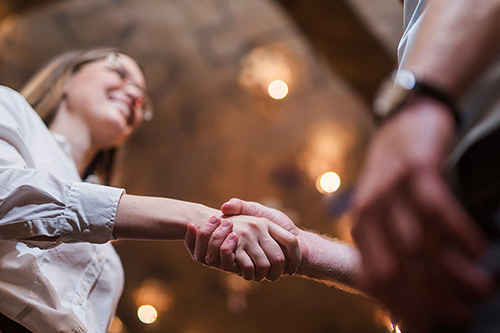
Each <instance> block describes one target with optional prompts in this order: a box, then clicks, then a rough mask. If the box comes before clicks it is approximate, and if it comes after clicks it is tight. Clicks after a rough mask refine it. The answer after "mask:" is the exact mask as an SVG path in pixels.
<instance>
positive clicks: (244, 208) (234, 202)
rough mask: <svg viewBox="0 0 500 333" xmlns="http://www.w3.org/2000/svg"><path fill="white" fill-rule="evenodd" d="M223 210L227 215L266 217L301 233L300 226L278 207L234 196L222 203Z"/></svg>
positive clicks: (283, 226) (290, 230)
mask: <svg viewBox="0 0 500 333" xmlns="http://www.w3.org/2000/svg"><path fill="white" fill-rule="evenodd" d="M221 211H222V214H224V215H227V216H232V215H240V214H243V215H251V216H256V217H261V218H266V219H268V220H270V221H272V222H274V223H276V224H277V225H279V226H280V227H282V228H283V229H286V230H288V231H289V232H291V233H292V234H294V235H296V236H297V235H298V234H299V228H297V226H296V225H295V223H293V221H292V220H291V219H290V218H289V217H288V216H287V215H286V214H285V213H283V212H281V211H279V210H277V209H274V208H270V207H267V206H264V205H261V204H260V203H258V202H251V201H243V200H240V199H236V198H233V199H231V200H229V201H228V202H226V203H224V204H223V205H222V207H221Z"/></svg>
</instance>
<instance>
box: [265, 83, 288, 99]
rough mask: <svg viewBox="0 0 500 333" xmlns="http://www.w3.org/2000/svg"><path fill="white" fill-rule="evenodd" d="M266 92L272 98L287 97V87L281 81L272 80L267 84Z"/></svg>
mask: <svg viewBox="0 0 500 333" xmlns="http://www.w3.org/2000/svg"><path fill="white" fill-rule="evenodd" d="M267 91H268V92H269V96H271V97H272V98H274V99H283V98H285V97H286V95H288V85H287V84H286V82H285V81H283V80H274V81H272V82H271V83H269V87H268V88H267Z"/></svg>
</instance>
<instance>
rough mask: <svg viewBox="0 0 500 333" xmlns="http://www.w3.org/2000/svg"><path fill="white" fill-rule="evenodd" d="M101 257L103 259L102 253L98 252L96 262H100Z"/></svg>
mask: <svg viewBox="0 0 500 333" xmlns="http://www.w3.org/2000/svg"><path fill="white" fill-rule="evenodd" d="M102 259H103V258H102V254H100V253H98V254H97V261H98V262H102Z"/></svg>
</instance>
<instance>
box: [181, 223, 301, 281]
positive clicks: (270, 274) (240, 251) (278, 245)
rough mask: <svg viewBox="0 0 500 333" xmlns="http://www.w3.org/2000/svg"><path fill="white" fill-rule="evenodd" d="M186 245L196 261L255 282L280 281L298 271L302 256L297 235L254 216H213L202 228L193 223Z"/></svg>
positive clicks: (188, 229)
mask: <svg viewBox="0 0 500 333" xmlns="http://www.w3.org/2000/svg"><path fill="white" fill-rule="evenodd" d="M185 245H186V248H187V249H188V251H189V253H190V254H191V257H192V258H193V260H195V261H197V262H200V263H202V264H206V265H209V266H211V267H215V268H219V269H222V270H225V271H229V272H233V273H238V274H240V275H242V276H243V278H245V279H246V280H254V281H261V280H263V279H268V280H270V281H275V280H278V279H279V278H280V276H281V275H283V274H284V273H286V274H290V273H293V272H295V271H296V270H297V268H298V267H299V265H300V263H301V259H302V254H301V251H300V248H299V244H298V240H297V237H296V236H295V235H293V234H292V233H290V232H289V231H287V230H285V229H283V228H281V227H280V226H278V225H277V224H275V223H273V222H271V221H269V220H268V219H266V218H259V217H254V216H245V215H238V216H233V217H231V220H228V219H225V220H223V221H222V220H221V218H220V217H215V216H214V217H212V218H211V219H210V220H209V221H208V222H207V223H206V224H205V225H203V226H202V227H201V228H200V229H199V230H198V229H197V228H196V226H195V225H192V224H190V225H188V228H187V232H186V236H185Z"/></svg>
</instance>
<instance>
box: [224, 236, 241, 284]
mask: <svg viewBox="0 0 500 333" xmlns="http://www.w3.org/2000/svg"><path fill="white" fill-rule="evenodd" d="M237 245H238V235H236V234H235V233H233V232H232V233H230V234H229V235H228V236H227V237H226V239H225V240H224V242H223V243H222V245H221V247H220V269H222V270H224V271H227V272H233V273H237V274H239V275H242V274H241V269H240V268H239V267H238V265H237V264H236V254H235V252H236V246H237Z"/></svg>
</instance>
